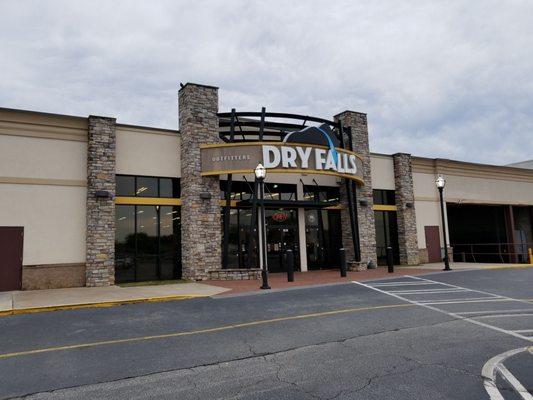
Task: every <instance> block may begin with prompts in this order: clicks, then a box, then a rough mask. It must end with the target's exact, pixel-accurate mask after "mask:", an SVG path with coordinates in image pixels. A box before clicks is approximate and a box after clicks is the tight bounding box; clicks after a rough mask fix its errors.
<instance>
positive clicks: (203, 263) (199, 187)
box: [178, 83, 222, 280]
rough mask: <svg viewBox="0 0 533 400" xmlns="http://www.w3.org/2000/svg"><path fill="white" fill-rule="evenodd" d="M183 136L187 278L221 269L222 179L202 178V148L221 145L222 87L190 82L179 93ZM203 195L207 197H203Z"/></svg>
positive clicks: (184, 263)
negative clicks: (211, 144)
mask: <svg viewBox="0 0 533 400" xmlns="http://www.w3.org/2000/svg"><path fill="white" fill-rule="evenodd" d="M178 103H179V129H180V136H181V149H180V151H181V219H182V221H186V222H187V223H185V224H182V226H181V248H182V273H183V278H184V279H193V280H205V279H208V278H209V277H210V275H209V272H210V271H213V270H217V269H220V268H221V238H222V234H221V220H220V204H219V198H220V184H219V177H218V176H214V177H202V176H201V175H200V170H201V155H200V145H201V144H208V143H217V142H219V141H220V139H219V136H218V117H217V113H218V88H216V87H212V86H203V85H196V84H191V83H187V84H186V85H185V86H183V87H182V88H181V89H180V91H179V93H178ZM200 194H202V196H203V197H209V198H200Z"/></svg>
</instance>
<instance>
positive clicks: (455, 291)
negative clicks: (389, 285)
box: [389, 289, 468, 294]
mask: <svg viewBox="0 0 533 400" xmlns="http://www.w3.org/2000/svg"><path fill="white" fill-rule="evenodd" d="M460 292H468V290H459V289H420V290H389V293H398V294H426V293H427V294H433V293H460Z"/></svg>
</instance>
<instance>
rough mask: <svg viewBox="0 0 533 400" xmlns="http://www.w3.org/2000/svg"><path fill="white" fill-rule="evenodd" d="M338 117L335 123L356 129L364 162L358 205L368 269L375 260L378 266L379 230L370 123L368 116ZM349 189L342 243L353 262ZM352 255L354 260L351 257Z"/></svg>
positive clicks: (356, 146) (344, 201)
mask: <svg viewBox="0 0 533 400" xmlns="http://www.w3.org/2000/svg"><path fill="white" fill-rule="evenodd" d="M334 118H335V121H341V122H342V124H343V126H344V127H351V128H352V136H353V150H354V151H355V152H356V153H358V154H359V155H360V156H361V157H362V159H363V179H364V185H363V186H360V185H358V186H357V202H356V204H355V206H356V207H357V223H358V225H359V243H360V246H361V263H362V264H363V266H366V265H367V264H368V262H369V261H372V262H373V263H374V265H376V264H377V254H376V227H375V223H374V209H373V206H374V197H373V194H372V178H371V175H370V149H369V146H368V123H367V119H366V114H363V113H359V112H355V111H344V112H342V113H340V114H338V115H336V116H335V117H334ZM346 143H348V142H346ZM345 190H346V187H345V185H344V184H343V185H342V187H341V205H342V206H343V212H342V213H341V220H342V241H343V244H344V246H345V248H346V249H347V251H346V254H347V259H348V260H350V259H353V246H352V244H351V243H352V239H351V228H350V216H349V211H348V199H347V195H346V192H345ZM347 244H349V245H347ZM348 256H350V257H351V258H348Z"/></svg>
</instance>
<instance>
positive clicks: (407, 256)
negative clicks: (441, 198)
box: [392, 153, 420, 265]
mask: <svg viewBox="0 0 533 400" xmlns="http://www.w3.org/2000/svg"><path fill="white" fill-rule="evenodd" d="M392 159H393V162H394V184H395V187H396V195H395V198H396V208H397V212H396V216H397V220H398V243H399V247H400V264H407V265H418V264H419V260H420V254H419V249H418V239H417V234H416V212H415V196H414V190H413V171H412V166H411V155H410V154H405V153H396V154H393V155H392Z"/></svg>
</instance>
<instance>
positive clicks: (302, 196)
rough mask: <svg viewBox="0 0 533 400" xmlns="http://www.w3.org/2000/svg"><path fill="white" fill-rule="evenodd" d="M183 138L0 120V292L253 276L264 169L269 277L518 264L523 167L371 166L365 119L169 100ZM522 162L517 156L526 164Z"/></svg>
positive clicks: (526, 186)
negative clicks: (287, 258) (259, 168)
mask: <svg viewBox="0 0 533 400" xmlns="http://www.w3.org/2000/svg"><path fill="white" fill-rule="evenodd" d="M178 103H179V105H178V109H179V117H178V118H179V126H180V130H179V131H174V130H166V129H157V128H148V127H139V126H131V125H124V124H120V123H117V121H116V120H115V119H114V118H108V117H98V116H90V117H88V118H81V117H71V116H65V115H55V114H54V115H53V114H44V113H38V112H30V111H21V110H10V109H0V290H18V289H25V290H27V289H42V288H57V287H74V286H106V285H112V284H115V283H120V282H131V281H150V280H161V279H163V280H166V279H177V278H184V279H193V280H206V279H257V278H259V276H260V271H259V269H258V253H257V247H258V246H257V221H258V219H257V198H256V196H255V193H256V190H255V182H254V175H253V169H254V168H255V166H256V165H257V164H258V163H263V164H264V165H265V166H266V167H267V171H268V172H267V178H266V183H265V207H266V220H267V223H266V238H267V259H268V265H269V271H271V272H282V271H284V270H285V268H286V266H285V264H284V257H283V256H284V254H285V252H286V250H288V249H290V250H292V251H293V253H294V258H295V264H296V268H297V269H298V270H301V271H307V270H315V269H324V268H338V266H339V262H340V260H339V249H340V248H341V247H342V248H344V249H345V250H346V254H347V259H348V261H349V265H350V267H351V268H366V267H367V266H368V264H369V263H371V264H378V265H379V264H383V263H384V260H385V248H386V247H388V246H390V247H392V248H393V253H394V258H395V262H396V263H397V264H402V265H417V264H420V263H425V262H437V261H439V260H441V259H442V254H443V251H444V250H443V240H442V229H441V223H440V220H441V216H440V209H439V202H438V192H437V189H436V187H435V183H434V182H435V178H436V177H437V175H438V174H443V175H444V176H445V178H446V180H447V186H446V190H445V196H446V209H445V210H446V218H447V221H448V224H447V225H448V230H447V232H446V234H447V236H448V237H447V238H448V243H450V244H451V246H450V249H448V251H449V252H450V254H451V255H452V257H453V260H454V261H456V262H460V261H470V262H527V261H528V257H527V251H528V248H529V247H533V246H532V243H533V232H532V225H533V170H532V169H530V168H524V167H503V166H493V165H480V164H472V163H465V162H458V161H451V160H442V159H428V158H419V157H412V156H411V155H409V154H404V153H398V154H393V155H383V154H371V153H370V152H369V135H368V126H367V118H366V115H365V114H362V113H359V112H353V111H344V112H342V113H339V114H338V115H336V116H334V117H332V118H331V119H322V118H314V117H308V116H300V115H293V114H280V113H270V112H268V111H266V110H264V109H262V110H261V109H258V110H253V112H240V111H239V110H231V111H230V112H223V113H220V112H219V109H218V90H217V88H215V87H211V86H204V85H197V84H186V85H184V86H183V87H182V88H181V89H180V90H179V95H178ZM526 156H527V155H526Z"/></svg>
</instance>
